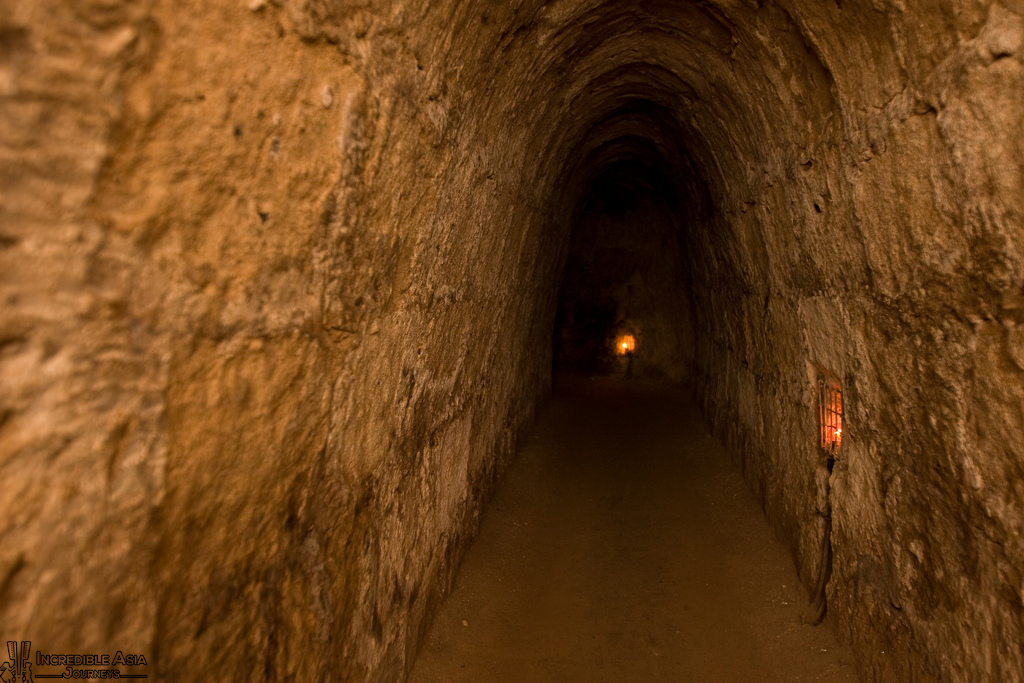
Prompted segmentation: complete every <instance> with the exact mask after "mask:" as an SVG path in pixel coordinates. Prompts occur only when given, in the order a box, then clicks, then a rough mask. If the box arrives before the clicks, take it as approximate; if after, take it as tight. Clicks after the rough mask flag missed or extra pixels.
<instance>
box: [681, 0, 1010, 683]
mask: <svg viewBox="0 0 1024 683" xmlns="http://www.w3.org/2000/svg"><path fill="white" fill-rule="evenodd" d="M787 7H788V8H789V12H787V13H783V12H781V11H780V10H779V8H778V7H775V8H774V9H773V11H768V12H766V11H765V10H767V9H769V8H770V5H768V4H767V3H766V4H765V7H764V8H762V10H761V12H760V15H761V17H762V19H761V23H758V21H756V20H755V21H751V22H750V23H749V24H746V25H744V22H743V21H742V20H740V21H736V23H735V24H734V27H735V30H737V32H738V47H737V51H738V52H739V51H742V50H744V49H749V46H751V45H754V46H758V43H759V42H760V45H761V49H763V50H764V52H763V53H761V56H760V58H759V59H756V60H750V61H749V62H748V63H750V64H757V67H755V68H756V69H759V70H761V71H762V74H759V75H758V77H757V78H756V79H752V81H753V82H748V83H743V82H735V83H734V84H733V85H729V86H727V89H728V90H730V91H732V92H746V93H747V96H748V97H749V98H750V99H749V101H748V103H747V105H746V106H747V107H748V111H747V112H745V113H744V114H743V115H742V116H740V117H739V121H740V122H742V123H741V125H737V126H735V127H733V126H729V125H723V124H722V123H716V122H715V121H708V122H707V123H704V122H702V121H701V120H699V119H698V121H697V123H696V126H697V128H698V129H699V131H700V132H699V134H698V135H699V137H703V138H704V139H707V140H710V141H711V147H712V148H713V149H714V150H715V151H714V152H712V153H710V154H706V155H705V156H704V158H703V165H704V167H705V168H709V169H715V168H721V169H723V170H722V171H721V174H720V178H721V180H720V181H719V184H718V185H717V186H715V187H714V189H713V190H712V191H713V194H714V199H713V203H714V205H715V214H714V217H713V218H712V219H711V220H709V221H707V222H705V223H704V224H703V226H702V228H701V232H700V233H699V234H697V235H695V236H694V237H693V243H692V244H693V250H694V252H695V257H694V259H693V263H692V267H693V281H694V296H695V299H696V310H697V312H698V322H697V327H698V330H699V332H698V336H697V340H698V344H697V353H696V359H697V360H696V371H695V372H696V374H697V382H696V393H697V395H698V396H699V397H700V400H701V402H702V405H703V406H704V409H705V412H706V414H707V415H708V417H709V419H710V421H711V422H712V423H713V425H714V428H715V431H716V434H718V435H719V436H720V437H721V438H722V439H723V440H724V441H725V442H726V443H727V444H728V445H729V446H730V447H731V449H732V450H733V452H734V453H735V454H736V457H737V459H738V461H739V462H740V464H741V466H742V467H743V469H744V472H745V474H746V476H747V478H748V480H749V481H750V482H751V484H752V486H753V488H754V489H755V491H756V492H757V494H758V495H759V497H760V498H761V500H762V502H763V504H764V507H765V511H766V514H767V515H768V517H769V519H770V521H771V522H772V523H773V525H774V526H775V528H776V529H777V530H778V531H779V534H780V536H781V538H783V539H784V540H785V541H786V542H787V543H788V544H789V545H790V547H791V548H792V550H793V552H794V556H795V557H796V559H797V568H798V570H799V572H800V574H801V577H802V578H803V580H804V582H805V584H807V585H808V586H811V585H813V584H814V582H815V577H816V576H817V573H818V571H819V570H820V566H819V565H820V558H821V551H820V544H821V538H822V534H823V533H824V528H825V521H824V516H823V512H824V511H825V510H826V509H827V503H826V501H825V499H824V497H825V491H826V486H825V480H826V479H827V478H829V475H828V470H827V469H826V468H825V462H824V454H823V453H822V452H821V451H820V450H819V448H818V446H817V444H818V440H819V437H818V432H817V429H818V416H817V411H818V406H817V397H816V388H815V387H814V385H813V381H814V380H813V375H812V374H811V373H809V370H810V369H811V366H810V365H809V362H817V363H819V364H821V365H823V366H824V367H826V368H828V369H830V370H832V371H833V372H835V373H836V374H837V375H838V376H839V377H840V379H841V380H842V382H843V388H844V398H845V408H846V419H845V424H844V432H845V434H844V442H843V446H842V451H841V453H840V456H839V458H838V463H837V465H836V468H835V471H834V473H833V474H832V475H831V478H830V483H831V495H830V499H831V500H830V505H831V514H832V549H833V553H834V557H833V560H832V575H831V580H830V582H829V584H828V588H827V595H828V606H829V614H830V619H831V623H832V624H833V627H834V628H836V629H837V630H838V632H839V634H840V635H841V636H842V637H843V639H844V640H847V641H849V642H852V643H853V644H854V646H855V649H856V651H857V653H858V657H859V667H860V672H861V675H862V678H863V679H864V680H872V681H874V680H885V681H908V680H913V681H918V680H920V681H934V680H942V681H981V680H985V681H988V680H992V681H995V680H1012V681H1020V680H1022V678H1021V677H1022V676H1024V673H1022V672H1024V646H1022V643H1024V617H1022V615H1024V610H1022V606H1024V574H1022V573H1021V569H1020V567H1021V566H1022V559H1024V544H1022V540H1021V539H1022V538H1024V537H1022V534H1021V532H1022V525H1024V477H1022V474H1024V469H1022V463H1024V460H1022V454H1021V453H1022V451H1021V447H1020V442H1021V436H1022V434H1024V414H1022V412H1021V406H1022V405H1024V404H1022V403H1021V386H1022V385H1021V370H1022V367H1024V365H1022V364H1020V363H1019V362H1018V360H1015V359H1018V357H1019V355H1020V354H1019V351H1018V348H1017V347H1018V341H1017V337H1018V333H1017V331H1016V330H1017V329H1018V325H1019V322H1018V317H1019V314H1018V312H1017V311H1018V303H1017V302H1018V300H1019V298H1020V296H1021V293H1022V285H1024V279H1022V278H1024V271H1022V270H1021V251H1020V235H1021V234H1022V233H1021V230H1022V227H1024V225H1022V222H1021V219H1022V215H1024V214H1022V213H1021V210H1022V208H1024V206H1022V198H1024V184H1022V180H1024V176H1022V163H1021V160H1022V159H1024V155H1022V152H1024V148H1022V147H1021V139H1022V133H1024V128H1022V119H1021V117H1020V116H1019V110H1018V109H1017V107H1016V106H1015V105H1013V104H1012V103H1011V102H1014V101H1016V100H1017V99H1018V98H1019V96H1020V94H1021V93H1022V92H1024V70H1022V68H1021V61H1022V56H1024V55H1022V53H1021V46H1022V39H1024V24H1022V21H1021V9H1022V8H1021V7H1020V6H1019V5H1013V4H1012V3H1011V4H1006V5H1002V4H998V3H974V4H970V3H928V4H925V3H906V4H903V3H850V2H843V3H834V4H829V3H819V4H818V5H817V6H813V7H812V6H810V5H809V4H798V3H789V4H787ZM769 26H770V27H772V30H771V31H769V30H767V29H768V27H769ZM751 27H757V28H751ZM746 31H750V33H746ZM767 36H771V38H770V39H766V38H767ZM787 36H789V37H788V38H787ZM744 46H748V47H747V48H745V47H744ZM755 51H756V50H755ZM737 71H739V70H737ZM748 73H750V72H748ZM730 78H732V76H731V75H729V74H726V73H723V74H722V81H720V83H721V82H725V83H728V82H729V79H730ZM758 83H760V84H765V83H771V84H772V87H771V88H770V89H766V90H759V89H758ZM718 87H719V88H721V87H722V86H721V85H719V86H718ZM713 101H714V98H712V97H709V99H708V102H713ZM708 106H711V107H713V106H714V105H708ZM722 119H724V117H721V118H720V120H722ZM709 175H712V174H709Z"/></svg>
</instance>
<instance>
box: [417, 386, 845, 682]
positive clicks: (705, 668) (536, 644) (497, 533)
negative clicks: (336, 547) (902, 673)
mask: <svg viewBox="0 0 1024 683" xmlns="http://www.w3.org/2000/svg"><path fill="white" fill-rule="evenodd" d="M807 603H808V596H807V591H806V589H805V588H804V587H802V586H801V585H800V584H799V582H798V580H797V576H796V572H795V569H794V566H793V561H792V559H791V557H790V555H789V553H788V552H787V550H786V549H785V548H784V547H783V546H782V545H781V544H780V543H779V541H778V540H777V539H776V538H775V537H774V535H773V534H772V532H771V530H770V528H769V526H768V523H767V522H766V520H765V518H764V516H763V514H762V511H761V510H760V508H759V506H758V504H757V502H756V500H755V498H754V496H753V494H752V493H751V492H750V491H749V489H748V488H747V486H746V485H745V483H744V481H743V478H742V476H741V473H740V472H739V470H738V469H737V468H736V466H735V465H734V464H733V463H732V462H731V461H730V458H729V456H728V454H727V452H726V451H725V449H724V448H723V447H722V446H721V445H720V444H719V443H718V442H717V441H716V440H715V439H713V438H712V437H711V435H710V434H709V433H708V430H707V428H706V426H705V423H704V421H703V419H702V417H701V415H700V413H699V412H698V411H697V409H696V407H695V406H694V405H693V404H692V403H691V401H690V400H689V399H688V398H687V397H686V395H685V394H683V393H681V392H678V391H676V390H673V389H668V388H665V387H658V386H655V385H650V384H642V383H637V382H626V381H623V380H617V379H608V378H602V379H589V378H584V377H563V378H560V379H557V380H556V382H555V388H554V394H553V396H552V398H551V400H550V401H549V402H548V403H547V404H546V406H545V407H544V408H543V409H542V410H541V411H540V414H539V416H538V420H537V423H536V426H535V428H534V430H533V432H532V433H531V435H530V436H529V437H528V439H527V442H526V443H525V445H524V446H523V448H522V449H521V451H520V453H519V456H518V458H517V459H516V461H515V462H514V463H513V465H512V466H511V468H510V470H509V472H508V474H507V476H506V478H505V479H504V480H503V482H502V484H501V486H500V488H499V490H498V492H497V494H496V495H495V498H494V499H493V500H492V502H491V504H490V506H489V508H488V510H487V512H486V513H485V515H484V518H483V521H482V524H481V530H480V534H479V536H478V538H477V540H476V541H475V542H474V543H473V545H472V546H471V547H470V549H469V551H468V553H467V555H466V557H465V559H464V561H463V564H462V565H461V567H460V569H459V571H458V574H457V576H456V579H455V586H454V588H453V591H452V593H451V594H450V595H449V596H448V598H447V599H446V601H445V602H444V604H443V605H442V606H441V608H440V610H439V612H438V614H437V616H436V618H435V619H434V622H433V624H432V626H431V628H430V631H429V633H428V635H427V638H426V640H425V641H424V644H423V647H422V649H421V651H420V654H419V657H418V659H417V661H416V664H415V666H414V668H413V672H412V676H411V678H410V681H411V682H412V683H442V682H445V683H456V682H459V681H477V682H485V681H488V682H494V683H530V682H534V681H536V682H538V683H539V682H544V683H556V682H560V681H564V682H570V681H573V682H580V683H599V682H602V681H607V682H609V683H611V682H616V683H624V682H626V681H644V682H647V683H656V682H658V681H675V682H678V681H686V682H688V683H700V682H708V683H731V682H736V683H752V682H769V681H772V682H774V681H779V682H780V683H783V682H784V683H795V682H797V681H808V682H810V681H818V682H825V681H828V682H843V683H853V682H855V681H857V676H856V672H855V668H854V665H853V658H852V654H851V652H850V650H849V649H848V648H846V647H843V646H840V645H839V644H837V642H836V640H835V638H834V636H833V635H832V633H831V631H830V630H829V628H828V622H827V621H826V623H825V624H823V625H822V626H818V627H813V626H806V625H802V624H801V620H800V615H801V612H802V611H803V610H804V609H805V608H806V606H807Z"/></svg>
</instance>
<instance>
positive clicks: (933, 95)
mask: <svg viewBox="0 0 1024 683" xmlns="http://www.w3.org/2000/svg"><path fill="white" fill-rule="evenodd" d="M1022 15H1024V5H1022V4H1021V2H1020V0H1003V1H1002V2H993V1H989V0H941V1H937V2H906V1H904V0H859V1H856V0H834V1H833V2H822V1H820V0H779V1H778V2H766V1H763V0H709V1H707V2H669V1H668V0H664V1H658V0H651V1H642V2H610V1H605V2H600V1H598V0H556V1H554V2H546V3H543V2H541V0H524V1H522V2H512V3H487V2H480V1H476V2H474V1H467V2H431V3H405V2H401V1H399V0H360V1H358V2H357V1H351V2H347V1H346V2H342V1H341V0H269V1H264V0H218V1H204V2H201V1H199V0H185V1H178V2H170V1H169V0H136V1H131V0H8V1H7V2H5V3H4V4H2V5H0V120H3V121H4V125H3V126H0V297H2V307H0V481H2V482H3V484H4V493H5V495H4V496H3V498H2V500H0V538H2V539H3V543H2V547H0V612H2V615H3V616H2V622H3V624H4V634H6V635H4V638H8V637H18V638H25V639H31V640H33V641H34V643H36V645H37V646H39V647H44V648H45V649H46V650H47V651H54V652H59V651H72V652H74V651H93V650H99V651H102V650H105V649H114V648H118V649H125V650H129V649H132V650H138V651H141V652H145V653H146V654H147V655H151V658H150V662H151V663H152V666H151V673H152V674H154V677H155V678H157V679H159V680H178V679H180V678H183V677H185V676H186V675H188V674H186V672H193V673H194V672H196V671H202V672H203V676H204V677H205V678H209V679H211V680H239V681H242V680H256V679H265V680H303V681H305V680H376V681H390V680H398V679H400V678H401V677H402V674H403V672H404V671H405V670H406V669H407V668H408V667H409V665H410V660H411V657H412V656H413V654H414V653H415V650H416V647H417V644H418V642H419V639H420V634H421V633H422V629H423V625H424V623H425V619H426V618H427V617H428V616H429V615H430V614H431V612H432V609H433V605H434V604H436V601H437V600H438V598H439V596H440V595H441V594H442V593H443V591H444V589H445V587H446V586H447V585H448V582H449V580H450V578H451V575H452V572H453V569H454V567H455V565H456V564H457V561H458V558H459V556H460V553H461V549H462V548H463V547H464V544H465V542H466V539H467V538H468V537H469V536H471V534H472V533H473V529H474V528H475V524H476V518H477V516H478V514H479V511H480V508H481V505H482V503H483V501H484V499H485V498H486V496H487V493H488V491H489V490H490V488H491V484H492V482H493V481H494V479H495V477H496V476H497V475H498V474H499V473H500V472H501V471H502V468H503V465H504V464H505V463H506V462H507V460H508V458H509V457H510V455H511V453H512V452H513V449H514V443H515V439H516V435H517V433H518V432H519V430H520V429H521V427H522V426H523V425H524V424H525V423H526V422H527V421H528V420H529V419H530V416H531V414H532V411H533V406H534V402H535V400H536V399H537V397H538V396H539V395H540V394H541V393H543V391H544V389H545V387H546V385H547V382H548V372H549V368H550V360H551V351H550V340H551V333H552V326H553V321H554V315H555V301H556V292H557V288H556V284H557V282H558V276H559V272H560V269H561V267H562V264H563V263H564V262H565V260H566V255H567V251H568V245H569V232H570V231H569V228H570V227H571V225H572V216H573V212H574V211H575V209H576V207H577V206H578V205H579V201H580V198H581V197H582V196H583V195H584V194H585V192H586V190H587V188H588V187H589V186H590V184H591V183H592V182H593V180H594V178H595V177H596V173H597V172H598V171H600V170H601V169H602V168H606V167H608V165H609V164H612V163H614V162H615V161H616V160H617V159H652V158H656V159H658V160H659V163H661V164H663V166H664V168H665V169H667V170H666V171H665V173H666V174H667V175H669V176H671V177H672V178H673V182H675V184H676V185H677V186H678V195H679V210H678V213H677V220H678V221H679V224H680V225H685V226H686V227H685V234H684V235H683V236H682V237H681V239H682V242H683V245H684V249H683V253H685V254H687V255H688V258H689V262H688V264H687V265H688V279H689V281H690V283H692V297H693V303H694V309H693V310H694V321H693V322H694V342H693V343H694V346H693V361H692V366H691V367H690V368H688V369H687V371H686V373H685V374H687V375H690V376H692V377H693V381H694V385H695V390H696V392H697V394H698V395H699V396H700V397H701V399H700V400H701V402H702V405H703V406H704V409H705V412H706V414H707V415H708V417H709V419H710V421H711V422H712V423H713V424H714V427H715V430H716V432H717V434H719V435H720V436H721V438H722V439H723V440H724V441H725V442H726V444H727V445H729V446H730V447H731V448H732V449H733V450H734V452H735V453H736V454H737V456H738V460H739V462H740V463H741V464H742V466H743V469H744V472H745V474H746V476H747V479H748V480H749V481H750V483H751V485H752V486H753V487H754V489H755V490H756V491H757V492H758V494H759V495H760V497H761V499H762V500H763V502H764V507H765V511H766V513H767V515H768V518H769V520H770V521H771V522H772V524H773V525H774V526H775V528H776V529H777V531H778V533H779V534H780V537H781V538H783V539H784V540H785V541H786V542H787V543H788V544H789V545H790V547H791V548H792V550H793V553H794V557H795V558H796V562H797V566H798V569H799V571H800V573H801V575H802V576H803V577H804V578H805V579H806V580H807V581H808V582H810V581H811V580H812V578H813V576H814V575H815V573H816V571H817V566H816V565H817V563H818V558H819V557H820V552H819V548H818V546H819V544H820V538H821V534H822V530H823V528H824V522H823V519H822V517H821V514H820V510H821V508H822V506H823V503H822V491H823V484H824V479H825V477H826V476H827V472H826V471H825V469H824V463H823V462H822V458H821V457H820V456H819V454H818V452H817V451H816V448H815V444H816V443H817V434H816V428H817V426H816V408H815V405H814V398H813V395H812V391H811V386H810V383H809V381H808V375H807V361H808V360H814V361H816V362H819V363H821V364H823V365H826V366H828V367H830V368H831V369H832V370H834V371H835V372H836V373H837V374H838V375H839V376H840V377H841V378H842V379H843V382H844V388H845V390H846V395H847V399H848V401H847V409H848V414H847V438H846V440H845V444H844V446H843V452H842V455H841V458H840V460H839V463H838V465H837V467H836V469H835V471H834V472H833V473H832V475H831V479H832V482H831V490H832V494H831V507H832V514H833V520H832V524H833V532H832V536H833V546H834V552H835V560H834V570H833V576H832V580H831V582H830V584H829V587H828V595H829V605H830V615H831V616H830V622H831V623H832V625H833V627H834V628H836V629H837V631H838V632H839V633H840V634H841V635H842V636H843V637H844V638H845V639H847V640H849V641H850V642H851V643H852V644H853V646H854V648H855V650H856V651H857V652H858V655H859V658H860V668H861V674H862V677H863V678H864V679H865V680H873V681H908V680H909V681H932V680H941V681H987V680H992V681H1007V682H1019V681H1021V680H1024V673H1022V671H1024V646H1022V642H1024V574H1022V567H1024V456H1022V451H1021V446H1020V443H1021V441H1022V437H1024V412H1022V410H1021V406H1022V405H1024V389H1022V388H1021V387H1024V384H1022V383H1021V378H1022V373H1024V346H1022V345H1024V332H1022V329H1024V327H1022V326H1024V313H1022V311H1024V240H1022V238H1021V235H1022V234H1024V233H1022V216H1024V164H1022V159H1024V119H1022V118H1021V114H1020V102H1021V93H1024V65H1022V60H1024V52H1022V44H1024V19H1022Z"/></svg>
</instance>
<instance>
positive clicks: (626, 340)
mask: <svg viewBox="0 0 1024 683" xmlns="http://www.w3.org/2000/svg"><path fill="white" fill-rule="evenodd" d="M635 350H636V337H634V336H633V335H631V334H624V335H621V336H620V337H619V338H618V339H616V340H615V353H617V354H619V355H620V356H625V355H626V354H627V353H633V351H635Z"/></svg>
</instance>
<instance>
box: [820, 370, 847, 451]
mask: <svg viewBox="0 0 1024 683" xmlns="http://www.w3.org/2000/svg"><path fill="white" fill-rule="evenodd" d="M818 373H819V374H818V410H819V413H820V418H821V419H820V422H821V447H822V449H824V450H825V451H826V452H828V453H831V454H833V455H835V454H836V453H838V452H839V447H840V446H841V445H842V443H843V388H842V386H841V385H840V383H839V378H838V377H836V376H835V375H833V374H832V373H831V372H828V371H827V370H824V369H823V368H821V367H818Z"/></svg>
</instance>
